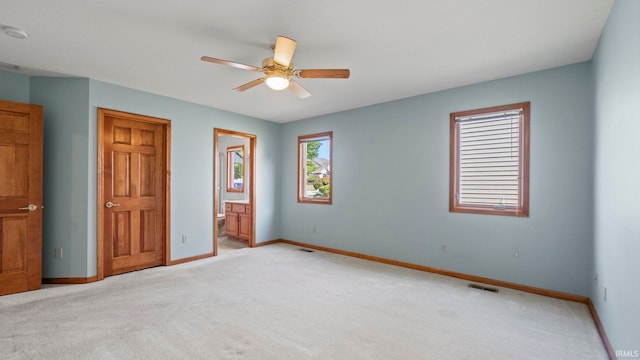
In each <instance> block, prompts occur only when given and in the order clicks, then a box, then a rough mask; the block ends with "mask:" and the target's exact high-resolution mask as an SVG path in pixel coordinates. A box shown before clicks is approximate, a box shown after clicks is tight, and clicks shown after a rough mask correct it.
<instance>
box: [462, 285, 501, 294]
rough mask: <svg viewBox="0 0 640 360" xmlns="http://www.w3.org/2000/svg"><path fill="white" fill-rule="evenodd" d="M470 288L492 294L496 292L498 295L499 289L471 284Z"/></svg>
mask: <svg viewBox="0 0 640 360" xmlns="http://www.w3.org/2000/svg"><path fill="white" fill-rule="evenodd" d="M469 287H470V288H472V289H478V290H484V291H490V292H494V293H497V292H498V289H497V288H494V287H489V286H484V285H478V284H469Z"/></svg>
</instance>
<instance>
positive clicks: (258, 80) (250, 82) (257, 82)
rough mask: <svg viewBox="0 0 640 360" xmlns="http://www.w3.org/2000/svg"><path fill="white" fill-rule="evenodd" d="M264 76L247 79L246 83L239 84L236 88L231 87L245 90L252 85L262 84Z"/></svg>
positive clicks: (236, 89)
mask: <svg viewBox="0 0 640 360" xmlns="http://www.w3.org/2000/svg"><path fill="white" fill-rule="evenodd" d="M264 80H265V78H260V79H255V80H253V81H249V82H248V83H246V84H244V85H240V86H238V87H237V88H235V89H233V90H235V91H245V90H249V89H251V88H252V87H254V86H258V85H260V84H262V83H263V82H264Z"/></svg>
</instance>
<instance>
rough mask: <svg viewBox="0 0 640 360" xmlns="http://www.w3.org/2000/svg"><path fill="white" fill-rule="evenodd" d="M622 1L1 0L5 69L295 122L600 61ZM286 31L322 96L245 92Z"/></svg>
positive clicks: (0, 57) (310, 85)
mask: <svg viewBox="0 0 640 360" xmlns="http://www.w3.org/2000/svg"><path fill="white" fill-rule="evenodd" d="M612 3H613V0H482V1H478V0H398V1H388V0H386V1H382V0H350V1H344V0H315V1H310V0H271V1H250V0H232V1H228V0H227V1H222V0H181V1H178V0H174V1H169V0H135V1H133V0H92V1H89V0H59V1H43V0H40V1H37V0H2V2H1V3H0V25H4V26H7V25H8V26H14V27H19V28H21V29H23V30H25V31H26V32H28V33H29V38H28V39H26V40H18V39H14V38H11V37H8V36H6V35H4V34H2V33H0V62H2V63H5V64H2V65H1V66H0V69H2V68H3V67H4V69H6V68H7V65H6V64H13V65H18V66H20V67H21V70H20V72H22V73H24V74H29V75H33V74H39V75H43V74H44V75H55V74H58V75H64V76H79V77H87V78H91V79H96V80H100V81H104V82H108V83H113V84H118V85H122V86H126V87H130V88H134V89H139V90H143V91H146V92H150V93H154V94H159V95H164V96H168V97H172V98H177V99H181V100H185V101H189V102H193V103H197V104H202V105H207V106H211V107H215V108H218V109H223V110H228V111H232V112H235V113H240V114H244V115H248V116H253V117H257V118H261V119H266V120H270V121H275V122H288V121H293V120H299V119H304V118H309V117H314V116H319V115H324V114H329V113H333V112H337V111H342V110H348V109H353V108H358V107H362V106H366V105H371V104H376V103H381V102H386V101H391V100H396V99H400V98H405V97H410V96H415V95H419V94H425V93H429V92H434V91H438V90H443V89H448V88H453V87H457V86H461V85H467V84H472V83H477V82H481V81H486V80H491V79H496V78H502V77H506V76H512V75H518V74H523V73H527V72H531V71H536V70H542V69H547V68H552V67H556V66H561V65H566V64H572V63H576V62H581V61H586V60H589V59H591V57H592V55H593V51H594V49H595V46H596V44H597V41H598V39H599V37H600V33H601V32H602V29H603V26H604V24H605V21H606V18H607V16H608V14H609V10H610V8H611V5H612ZM276 35H283V36H287V37H290V38H292V39H295V40H297V42H298V47H297V49H296V52H295V55H294V58H293V61H294V63H295V65H296V68H299V69H303V68H349V69H351V78H350V79H347V80H344V79H299V80H298V82H299V83H300V84H301V85H302V86H304V87H305V88H306V89H307V90H308V91H310V92H311V93H312V94H313V96H311V97H310V98H307V99H298V98H297V97H296V96H295V95H294V94H293V93H291V92H288V91H284V92H276V91H273V90H270V89H268V88H267V87H266V86H264V85H261V86H259V87H256V88H253V89H250V90H247V91H246V92H243V93H239V92H235V91H232V90H231V89H233V88H234V87H236V86H238V85H241V84H244V83H246V82H248V81H251V80H253V79H255V78H257V77H259V76H260V75H261V74H259V73H256V72H251V71H246V70H240V69H236V68H231V67H225V66H222V65H218V64H212V63H205V62H202V61H200V57H201V56H202V55H208V56H212V57H217V58H222V59H226V60H231V61H236V62H240V63H245V64H250V65H255V66H260V63H261V61H262V59H264V58H266V57H269V56H270V55H272V50H271V45H272V44H273V42H274V41H275V37H276Z"/></svg>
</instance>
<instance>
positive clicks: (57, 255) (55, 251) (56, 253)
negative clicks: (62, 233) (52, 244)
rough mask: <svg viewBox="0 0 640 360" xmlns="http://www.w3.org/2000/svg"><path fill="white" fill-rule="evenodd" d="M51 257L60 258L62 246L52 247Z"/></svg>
mask: <svg viewBox="0 0 640 360" xmlns="http://www.w3.org/2000/svg"><path fill="white" fill-rule="evenodd" d="M53 257H54V258H56V259H62V248H55V249H53Z"/></svg>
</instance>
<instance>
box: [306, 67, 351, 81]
mask: <svg viewBox="0 0 640 360" xmlns="http://www.w3.org/2000/svg"><path fill="white" fill-rule="evenodd" d="M296 75H297V76H298V77H301V78H328V79H348V78H349V76H350V75H351V72H350V71H349V69H305V70H298V71H296Z"/></svg>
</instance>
